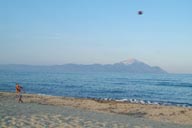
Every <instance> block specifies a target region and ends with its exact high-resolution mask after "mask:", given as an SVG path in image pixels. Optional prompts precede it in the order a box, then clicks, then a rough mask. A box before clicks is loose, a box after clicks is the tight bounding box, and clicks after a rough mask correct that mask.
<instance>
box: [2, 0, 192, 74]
mask: <svg viewBox="0 0 192 128" xmlns="http://www.w3.org/2000/svg"><path fill="white" fill-rule="evenodd" d="M191 7H192V0H17V1H16V0H0V64H30V65H55V64H66V63H77V64H93V63H100V64H111V63H116V62H120V61H122V60H126V59H129V58H136V59H138V60H140V61H143V62H145V63H147V64H149V65H151V66H160V67H161V68H163V69H165V70H166V71H168V72H171V73H192V8H191ZM140 10H141V11H143V15H138V14H137V12H138V11H140Z"/></svg>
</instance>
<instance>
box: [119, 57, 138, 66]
mask: <svg viewBox="0 0 192 128" xmlns="http://www.w3.org/2000/svg"><path fill="white" fill-rule="evenodd" d="M134 63H141V62H140V61H138V60H136V59H134V58H131V59H127V60H124V61H121V62H120V64H125V65H130V64H134Z"/></svg>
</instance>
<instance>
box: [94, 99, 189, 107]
mask: <svg viewBox="0 0 192 128" xmlns="http://www.w3.org/2000/svg"><path fill="white" fill-rule="evenodd" d="M97 100H105V101H117V102H128V103H136V104H149V105H163V106H178V107H187V108H192V104H189V103H177V102H164V101H149V100H140V99H111V98H99V99H97Z"/></svg>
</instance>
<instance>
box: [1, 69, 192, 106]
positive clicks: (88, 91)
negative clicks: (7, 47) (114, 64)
mask: <svg viewBox="0 0 192 128" xmlns="http://www.w3.org/2000/svg"><path fill="white" fill-rule="evenodd" d="M16 82H18V83H20V84H21V85H22V86H23V87H24V88H25V91H26V92H27V93H33V94H45V95H55V96H67V97H80V98H97V99H100V98H101V99H108V100H121V101H128V102H138V103H147V104H163V105H176V106H185V107H192V75H184V74H128V73H117V72H110V73H107V72H61V71H60V72H56V71H5V70H4V71H0V91H6V92H7V91H8V92H15V83H16Z"/></svg>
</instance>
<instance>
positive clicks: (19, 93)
mask: <svg viewBox="0 0 192 128" xmlns="http://www.w3.org/2000/svg"><path fill="white" fill-rule="evenodd" d="M15 88H16V98H17V102H18V103H23V100H22V94H21V91H22V90H23V87H22V86H20V85H19V84H18V83H16V87H15Z"/></svg>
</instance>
